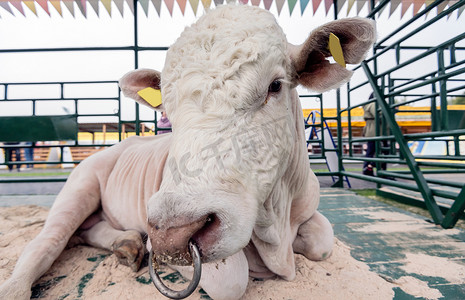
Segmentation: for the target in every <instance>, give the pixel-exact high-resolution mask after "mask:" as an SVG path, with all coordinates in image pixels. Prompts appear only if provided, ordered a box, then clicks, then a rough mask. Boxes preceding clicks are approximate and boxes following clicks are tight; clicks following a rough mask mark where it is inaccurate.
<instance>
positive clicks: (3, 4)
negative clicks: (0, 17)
mask: <svg viewBox="0 0 465 300" xmlns="http://www.w3.org/2000/svg"><path fill="white" fill-rule="evenodd" d="M0 6H1V7H3V9H5V10H6V11H7V12H9V13H10V14H12V15H13V16H14V15H15V14H14V13H13V11H12V10H11V8H10V6H9V5H8V2H4V1H0Z"/></svg>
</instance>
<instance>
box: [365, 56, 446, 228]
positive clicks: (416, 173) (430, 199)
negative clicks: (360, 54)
mask: <svg viewBox="0 0 465 300" xmlns="http://www.w3.org/2000/svg"><path fill="white" fill-rule="evenodd" d="M362 67H363V70H364V71H365V73H366V75H367V78H368V81H369V83H370V84H371V87H372V88H373V93H374V95H375V97H376V100H377V103H378V105H379V107H380V108H381V111H382V113H383V115H384V117H385V118H386V120H387V122H388V124H389V127H390V128H391V132H392V134H393V135H394V137H395V138H396V141H397V143H398V144H399V151H400V153H401V154H402V155H403V156H404V158H405V160H406V162H407V165H408V166H409V168H410V172H411V173H412V175H413V178H414V179H415V182H416V183H417V185H418V189H419V190H420V193H421V195H422V196H423V199H424V200H425V204H426V207H427V208H428V210H429V212H430V214H431V217H432V218H433V221H434V223H435V224H441V222H442V220H443V218H444V217H443V215H442V212H441V210H440V209H439V207H438V205H437V203H436V201H435V200H434V196H433V193H432V192H431V189H430V188H429V186H428V183H427V181H426V179H425V177H424V176H423V173H422V172H421V170H420V168H419V166H418V164H417V162H416V161H415V158H414V157H413V155H412V152H410V149H409V148H408V145H407V141H406V139H405V137H404V136H403V134H402V132H401V130H400V128H399V125H398V124H397V122H396V119H395V117H394V115H393V114H392V112H391V110H390V108H389V106H388V105H387V103H386V102H385V101H384V98H383V95H382V94H381V91H380V89H379V87H378V85H377V84H376V78H375V77H374V76H373V74H372V73H371V71H370V69H369V67H368V65H367V63H366V62H365V61H363V62H362Z"/></svg>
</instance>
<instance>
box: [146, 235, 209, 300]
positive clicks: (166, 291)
mask: <svg viewBox="0 0 465 300" xmlns="http://www.w3.org/2000/svg"><path fill="white" fill-rule="evenodd" d="M188 246H189V252H190V254H191V257H192V262H193V265H194V275H193V277H192V280H191V282H190V283H189V286H188V287H187V288H186V289H184V290H182V291H175V290H172V289H170V288H169V287H167V286H166V285H165V284H164V283H163V282H162V281H161V279H160V276H158V273H157V272H156V271H157V269H158V267H159V265H158V262H157V260H156V258H155V257H154V255H153V251H150V253H149V274H150V277H151V278H152V282H153V285H155V287H156V288H157V290H158V291H159V292H160V293H161V294H162V295H164V296H165V297H168V298H171V299H184V298H186V297H188V296H189V295H190V294H192V293H193V292H194V291H195V289H196V288H197V286H198V285H199V282H200V276H201V275H202V262H201V261H200V253H199V249H198V248H197V246H196V245H195V244H194V243H192V241H189V244H188Z"/></svg>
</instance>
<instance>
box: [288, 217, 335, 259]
mask: <svg viewBox="0 0 465 300" xmlns="http://www.w3.org/2000/svg"><path fill="white" fill-rule="evenodd" d="M333 243H334V233H333V228H332V226H331V224H330V223H329V221H328V219H326V217H325V216H323V215H322V214H320V213H319V212H318V211H316V212H315V213H314V214H313V216H312V217H311V218H310V219H308V220H307V221H306V222H304V223H303V224H302V225H300V227H299V230H298V232H297V237H296V238H295V240H294V243H293V244H292V247H293V248H294V252H295V253H300V254H303V255H304V256H305V257H307V258H308V259H310V260H323V259H326V258H328V257H329V256H330V255H331V252H332V249H333Z"/></svg>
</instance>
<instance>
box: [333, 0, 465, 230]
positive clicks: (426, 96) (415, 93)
mask: <svg viewBox="0 0 465 300" xmlns="http://www.w3.org/2000/svg"><path fill="white" fill-rule="evenodd" d="M441 2H443V1H436V2H435V3H434V4H433V5H432V6H430V7H427V8H426V9H425V10H424V11H423V12H420V13H419V14H418V15H417V16H415V17H414V18H413V19H412V20H410V21H409V22H407V23H406V24H404V26H402V27H401V28H399V29H397V30H396V31H395V32H394V33H393V34H391V35H390V36H388V37H386V38H384V39H382V40H381V41H379V42H377V43H376V45H375V46H374V54H373V56H372V57H370V58H369V59H367V60H366V61H364V62H363V63H362V64H361V66H360V68H361V69H362V70H363V71H364V73H365V75H366V81H365V82H362V83H360V84H358V85H356V86H352V85H351V84H350V83H349V84H348V85H347V98H348V105H347V107H346V108H344V109H342V110H341V113H342V112H348V118H349V124H350V123H351V122H350V111H351V110H352V109H354V108H356V107H360V106H364V105H366V104H367V103H369V102H376V107H377V111H379V112H380V114H379V115H376V117H375V122H376V127H377V128H376V132H377V136H376V137H372V138H363V137H362V138H354V137H349V140H348V143H349V149H351V148H352V147H351V144H352V143H356V142H367V141H370V140H371V141H375V144H376V151H375V156H374V158H366V157H355V156H354V155H351V152H350V151H349V155H341V156H340V159H341V160H343V161H373V162H375V163H376V167H377V168H376V169H377V170H378V171H377V173H376V175H377V176H367V175H362V174H358V173H354V172H346V171H341V175H345V176H349V177H353V178H358V179H362V180H368V181H372V182H376V183H377V184H378V193H379V194H382V195H384V196H390V197H395V198H397V199H398V200H403V201H407V200H411V201H414V199H415V194H413V193H412V191H413V192H417V193H419V194H420V195H421V197H419V198H421V199H422V200H423V202H422V203H424V205H425V206H426V208H427V209H428V210H429V212H430V214H431V217H432V219H433V221H434V222H435V223H436V224H441V225H442V226H443V227H445V228H450V227H453V226H454V225H455V223H456V222H457V220H458V218H459V217H460V216H461V215H463V210H464V208H465V174H464V173H465V149H464V147H463V145H461V144H463V142H462V141H465V128H459V127H460V126H459V124H457V123H458V122H456V123H455V124H451V122H450V121H449V118H450V117H451V115H452V114H451V111H449V110H448V99H450V98H451V97H452V96H461V94H460V93H459V92H463V91H465V84H464V83H465V67H464V65H465V58H464V57H465V47H462V46H459V45H463V42H464V40H465V34H460V35H458V36H456V37H454V38H451V39H449V40H447V41H445V42H442V43H440V44H436V45H431V46H430V47H412V46H403V43H406V42H408V41H409V39H410V38H412V37H414V36H415V35H416V34H418V33H420V32H421V31H423V30H425V29H426V28H428V26H430V25H432V24H434V23H435V22H437V21H438V20H440V19H441V18H446V17H447V16H448V15H449V14H450V13H452V12H453V11H455V10H456V9H458V8H460V7H461V6H463V5H465V1H463V0H462V1H458V2H457V3H455V4H454V5H451V6H450V7H449V8H448V9H447V10H444V11H443V12H442V13H440V14H438V15H437V16H436V17H434V18H432V19H431V20H429V21H428V22H424V23H423V24H422V25H421V26H418V27H415V28H414V29H413V30H410V31H408V30H407V33H405V34H404V35H402V36H401V37H400V38H398V39H397V40H395V41H394V42H390V44H387V41H388V40H390V39H391V40H392V37H393V36H394V35H395V34H397V33H399V32H401V31H402V30H404V31H405V30H406V29H407V27H408V26H409V25H410V24H411V23H412V22H414V21H415V20H417V19H418V18H421V17H423V16H424V15H425V14H426V13H427V12H428V11H429V10H431V9H432V8H433V7H435V6H437V5H439V4H440V3H441ZM428 42H429V43H434V41H428ZM409 51H410V52H414V54H413V55H412V54H410V55H406V54H408V52H409ZM393 53H394V57H395V65H394V66H393V67H391V68H388V69H386V70H384V71H379V62H380V61H382V60H383V59H384V58H385V57H388V56H389V55H391V57H392V54H393ZM446 53H447V54H448V59H446V55H445V54H446ZM403 57H407V58H406V59H403ZM427 59H430V60H429V61H431V59H433V60H434V61H436V64H434V63H433V64H431V63H429V64H428V65H427V66H422V67H423V68H417V69H415V68H412V69H414V72H410V73H413V74H412V75H411V77H405V74H403V76H404V77H397V74H398V73H400V72H401V71H402V70H405V69H408V68H409V67H411V66H412V65H414V64H415V63H418V62H421V61H425V60H426V61H427ZM424 67H427V69H428V70H427V71H424V69H425V68H424ZM366 86H370V88H371V89H372V90H373V93H374V96H375V97H374V98H375V99H373V100H369V101H365V102H362V103H360V102H359V103H357V104H356V105H353V104H351V100H352V99H351V98H352V97H351V96H352V95H353V94H354V93H355V92H356V91H357V90H358V89H361V88H364V87H366ZM463 94H465V93H463ZM420 102H421V103H423V105H425V104H426V105H427V107H429V108H428V109H427V110H426V112H427V113H429V114H430V115H431V130H430V131H427V132H422V133H414V134H403V133H402V131H401V129H400V127H399V125H398V122H397V121H396V114H397V113H398V112H399V111H398V108H399V107H400V106H401V105H404V106H405V105H410V106H415V104H416V103H420ZM412 111H414V110H412ZM424 112H425V111H424ZM461 117H463V112H462V116H460V115H456V116H455V118H456V119H461ZM349 126H350V125H349ZM349 130H350V129H349ZM383 141H389V146H388V147H386V145H385V143H384V142H383ZM412 141H422V142H425V141H435V142H437V141H442V142H444V143H445V144H446V145H447V146H446V147H447V153H446V154H445V155H443V154H436V155H423V156H414V155H413V154H412V151H411V150H410V148H409V144H408V143H409V142H412ZM382 163H389V164H398V165H405V166H406V167H408V171H405V170H404V171H395V170H393V171H389V168H388V170H382V169H381V164H382ZM428 174H443V177H445V176H446V175H448V174H456V176H454V179H453V180H444V179H442V178H439V179H438V178H436V177H437V176H436V177H435V178H431V177H430V176H426V175H428ZM392 178H395V179H397V180H391V179H392ZM386 186H389V187H392V188H386ZM399 191H400V192H399ZM417 198H418V197H417Z"/></svg>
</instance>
